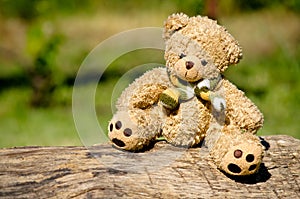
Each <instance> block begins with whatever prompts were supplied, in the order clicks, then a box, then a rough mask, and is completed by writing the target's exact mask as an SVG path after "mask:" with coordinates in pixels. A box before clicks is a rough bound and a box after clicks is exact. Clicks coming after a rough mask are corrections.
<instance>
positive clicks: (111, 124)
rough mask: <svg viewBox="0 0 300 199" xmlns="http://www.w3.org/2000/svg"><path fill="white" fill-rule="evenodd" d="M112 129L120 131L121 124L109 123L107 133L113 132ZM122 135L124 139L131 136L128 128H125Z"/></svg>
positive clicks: (118, 122)
mask: <svg viewBox="0 0 300 199" xmlns="http://www.w3.org/2000/svg"><path fill="white" fill-rule="evenodd" d="M114 128H116V130H120V129H121V128H122V122H121V121H117V122H116V123H115V125H114V124H113V123H110V125H109V131H110V132H112V131H113V130H114ZM123 134H124V135H125V136H126V137H130V136H131V135H132V130H131V129H130V128H125V129H124V131H123Z"/></svg>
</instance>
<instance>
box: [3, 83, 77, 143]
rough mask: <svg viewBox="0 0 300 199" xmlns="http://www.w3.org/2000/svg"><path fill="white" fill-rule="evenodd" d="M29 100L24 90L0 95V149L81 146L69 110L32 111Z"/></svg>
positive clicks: (28, 93) (65, 108)
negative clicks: (32, 146)
mask: <svg viewBox="0 0 300 199" xmlns="http://www.w3.org/2000/svg"><path fill="white" fill-rule="evenodd" d="M70 91H71V90H70ZM29 96H30V90H29V89H24V88H18V89H9V90H6V91H4V92H2V93H1V94H0V104H1V109H0V129H1V139H0V147H12V146H26V145H45V146H48V145H49V146H50V145H52V146H53V145H81V142H80V140H79V137H78V135H77V132H76V129H75V126H74V122H73V118H72V110H71V106H65V107H60V106H58V107H53V108H40V109H33V108H30V106H29V105H28V104H29Z"/></svg>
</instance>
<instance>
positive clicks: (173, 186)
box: [0, 136, 300, 198]
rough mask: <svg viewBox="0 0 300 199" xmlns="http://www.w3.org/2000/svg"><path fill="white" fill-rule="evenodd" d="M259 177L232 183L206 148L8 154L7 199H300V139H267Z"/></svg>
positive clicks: (1, 154)
mask: <svg viewBox="0 0 300 199" xmlns="http://www.w3.org/2000/svg"><path fill="white" fill-rule="evenodd" d="M263 139H264V140H265V142H264V144H265V146H266V147H267V148H268V150H267V151H266V155H265V158H264V164H263V166H262V168H261V170H260V171H259V173H258V174H256V175H254V176H252V177H250V178H230V177H228V176H226V175H224V174H223V173H221V172H220V171H219V170H217V169H216V168H215V166H214V165H213V164H212V163H211V161H210V159H209V157H208V156H207V152H206V150H205V149H200V148H192V149H188V150H186V149H182V148H176V147H172V146H170V145H168V144H165V143H163V142H160V143H157V144H156V145H155V147H154V149H152V150H150V151H147V152H144V153H128V152H124V151H119V150H117V149H114V148H112V147H111V146H110V145H108V144H104V145H100V146H94V147H91V148H89V149H86V148H85V147H21V148H11V149H0V198H120V197H123V198H300V191H299V190H300V186H299V185H300V177H299V175H300V161H299V156H300V140H297V139H294V138H292V137H289V136H266V137H263Z"/></svg>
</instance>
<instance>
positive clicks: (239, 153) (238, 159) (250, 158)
mask: <svg viewBox="0 0 300 199" xmlns="http://www.w3.org/2000/svg"><path fill="white" fill-rule="evenodd" d="M262 153H263V149H262V147H261V146H259V145H252V144H251V143H247V142H245V143H242V144H240V145H237V146H233V147H231V148H230V149H229V150H228V152H227V153H226V154H225V156H224V157H223V158H222V162H221V164H220V166H219V167H220V169H221V170H223V171H225V172H226V173H228V174H230V175H241V176H242V175H251V174H254V173H256V172H257V171H258V169H259V166H260V164H261V161H262Z"/></svg>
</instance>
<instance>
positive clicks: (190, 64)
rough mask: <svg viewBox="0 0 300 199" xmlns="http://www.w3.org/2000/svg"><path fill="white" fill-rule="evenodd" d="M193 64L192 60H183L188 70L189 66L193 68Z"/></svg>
mask: <svg viewBox="0 0 300 199" xmlns="http://www.w3.org/2000/svg"><path fill="white" fill-rule="evenodd" d="M193 66H194V62H192V61H187V62H185V67H186V69H187V70H190V69H191V68H193Z"/></svg>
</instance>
